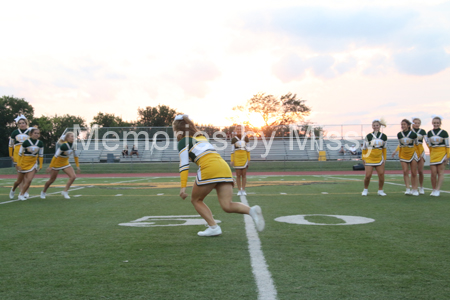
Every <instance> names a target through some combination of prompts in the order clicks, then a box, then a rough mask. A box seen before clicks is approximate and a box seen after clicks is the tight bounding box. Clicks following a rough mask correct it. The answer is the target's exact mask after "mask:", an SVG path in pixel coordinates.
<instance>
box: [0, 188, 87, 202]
mask: <svg viewBox="0 0 450 300" xmlns="http://www.w3.org/2000/svg"><path fill="white" fill-rule="evenodd" d="M81 189H84V186H82V187H79V188H74V189H69V190H68V192H71V191H76V190H81ZM54 194H61V191H59V192H53V193H46V195H54ZM38 197H39V198H40V197H41V195H38V196H31V197H28V199H27V200H30V199H33V198H38ZM27 200H19V199H16V200H10V201H5V202H0V204H6V203H11V202H16V201H27Z"/></svg>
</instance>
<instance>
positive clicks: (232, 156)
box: [231, 144, 234, 162]
mask: <svg viewBox="0 0 450 300" xmlns="http://www.w3.org/2000/svg"><path fill="white" fill-rule="evenodd" d="M231 162H234V144H232V145H231Z"/></svg>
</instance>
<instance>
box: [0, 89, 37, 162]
mask: <svg viewBox="0 0 450 300" xmlns="http://www.w3.org/2000/svg"><path fill="white" fill-rule="evenodd" d="M20 114H23V115H25V116H26V117H27V119H28V120H29V121H32V120H33V114H34V108H33V106H32V105H31V104H30V103H28V102H27V101H26V100H25V99H23V98H16V97H14V96H2V97H0V141H1V142H0V156H9V150H8V142H9V137H10V135H11V133H12V132H13V131H14V130H15V129H16V124H15V122H14V119H15V118H16V117H17V116H18V115H20Z"/></svg>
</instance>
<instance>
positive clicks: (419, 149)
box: [411, 117, 427, 195]
mask: <svg viewBox="0 0 450 300" xmlns="http://www.w3.org/2000/svg"><path fill="white" fill-rule="evenodd" d="M412 122H413V123H412V128H411V129H412V131H414V133H415V134H417V146H416V153H417V159H418V161H417V171H418V174H419V194H420V195H423V194H425V191H424V189H423V178H424V176H423V166H424V164H425V149H424V148H423V143H424V142H425V143H426V141H427V132H426V131H425V130H423V129H422V128H420V125H422V121H421V120H420V118H417V117H414V118H412Z"/></svg>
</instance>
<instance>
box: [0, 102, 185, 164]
mask: <svg viewBox="0 0 450 300" xmlns="http://www.w3.org/2000/svg"><path fill="white" fill-rule="evenodd" d="M178 113H180V112H178V111H177V110H176V109H173V108H170V107H169V106H167V105H158V106H155V107H151V106H147V107H145V108H138V111H137V114H138V119H137V120H135V121H131V122H129V121H125V120H123V119H122V118H121V117H120V116H116V115H114V114H108V113H103V112H99V113H98V114H97V115H96V116H94V118H93V122H91V123H90V126H92V125H94V124H97V125H98V126H99V127H139V126H143V127H147V126H153V127H155V126H158V127H159V126H161V127H165V126H171V125H172V121H173V119H174V118H175V116H176V115H177V114H178ZM20 114H23V115H24V116H25V117H27V119H28V124H29V125H30V126H37V127H38V128H39V129H40V131H41V138H40V140H42V142H43V143H44V147H45V153H54V151H55V146H56V142H57V140H58V138H59V137H60V136H61V135H62V134H63V132H64V130H65V129H66V128H71V127H73V126H74V125H75V124H78V125H79V126H80V127H87V126H88V123H87V122H86V119H85V118H83V117H81V116H75V115H70V114H64V115H57V114H55V115H54V116H44V115H42V116H40V117H37V116H35V115H34V107H33V106H32V105H31V104H30V103H29V102H28V101H26V100H25V99H23V98H16V97H14V96H2V97H0V141H1V143H0V157H4V156H8V155H9V153H8V143H9V137H10V135H11V133H12V132H13V131H14V130H15V129H16V128H17V126H16V123H15V122H14V119H15V118H16V117H17V116H18V115H20Z"/></svg>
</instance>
